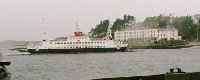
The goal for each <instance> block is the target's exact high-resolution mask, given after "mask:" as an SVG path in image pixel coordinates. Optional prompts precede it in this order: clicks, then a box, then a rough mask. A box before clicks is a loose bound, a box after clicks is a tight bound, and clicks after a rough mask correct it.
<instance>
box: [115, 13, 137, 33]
mask: <svg viewBox="0 0 200 80" xmlns="http://www.w3.org/2000/svg"><path fill="white" fill-rule="evenodd" d="M131 23H135V17H134V16H131V15H126V14H125V15H124V16H123V19H120V18H118V19H116V20H115V22H114V23H113V26H112V28H111V30H112V36H113V37H114V32H116V31H118V30H123V29H126V28H128V27H129V26H128V25H129V24H131Z"/></svg>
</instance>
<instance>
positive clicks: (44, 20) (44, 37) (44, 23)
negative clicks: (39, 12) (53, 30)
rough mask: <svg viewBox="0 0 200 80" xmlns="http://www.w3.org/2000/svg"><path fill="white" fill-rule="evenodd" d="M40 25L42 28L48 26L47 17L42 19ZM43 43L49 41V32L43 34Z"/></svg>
mask: <svg viewBox="0 0 200 80" xmlns="http://www.w3.org/2000/svg"><path fill="white" fill-rule="evenodd" d="M40 24H41V26H42V27H45V26H46V24H47V22H46V17H45V16H43V17H42V18H41V20H40ZM42 38H43V39H42V41H47V39H48V37H47V32H45V31H44V32H42Z"/></svg>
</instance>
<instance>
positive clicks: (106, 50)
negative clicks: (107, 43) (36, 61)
mask: <svg viewBox="0 0 200 80" xmlns="http://www.w3.org/2000/svg"><path fill="white" fill-rule="evenodd" d="M27 51H28V52H30V53H86V52H116V51H122V52H123V51H126V48H120V49H116V48H79V49H28V50H27Z"/></svg>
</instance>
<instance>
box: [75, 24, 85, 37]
mask: <svg viewBox="0 0 200 80" xmlns="http://www.w3.org/2000/svg"><path fill="white" fill-rule="evenodd" d="M75 25H76V32H74V35H75V36H83V33H82V32H81V31H80V27H79V23H78V22H76V23H75Z"/></svg>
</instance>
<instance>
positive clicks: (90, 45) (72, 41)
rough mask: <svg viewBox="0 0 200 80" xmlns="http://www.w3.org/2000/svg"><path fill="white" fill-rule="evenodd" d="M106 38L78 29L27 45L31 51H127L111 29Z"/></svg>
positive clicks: (125, 46)
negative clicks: (93, 35)
mask: <svg viewBox="0 0 200 80" xmlns="http://www.w3.org/2000/svg"><path fill="white" fill-rule="evenodd" d="M107 34H109V35H108V36H106V37H105V38H91V37H89V35H86V34H84V33H83V32H81V31H76V32H74V34H73V35H72V36H68V37H63V38H57V39H54V40H42V41H40V42H39V43H37V44H32V45H29V46H27V51H28V52H30V53H74V52H75V53H77V52H78V53H79V52H80V53H82V52H116V51H125V50H126V49H127V45H128V44H126V43H124V42H120V41H115V40H113V39H112V37H111V31H109V32H108V33H107Z"/></svg>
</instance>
